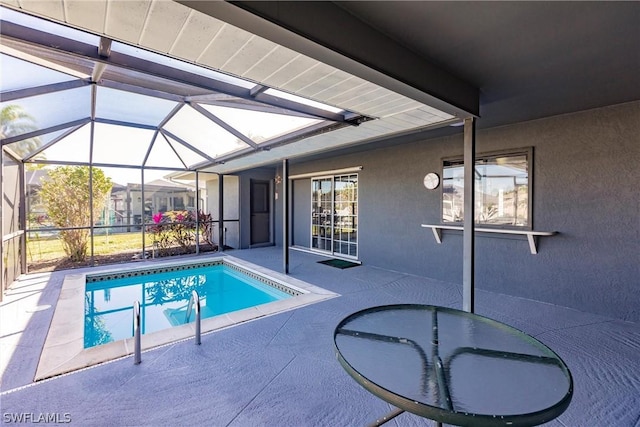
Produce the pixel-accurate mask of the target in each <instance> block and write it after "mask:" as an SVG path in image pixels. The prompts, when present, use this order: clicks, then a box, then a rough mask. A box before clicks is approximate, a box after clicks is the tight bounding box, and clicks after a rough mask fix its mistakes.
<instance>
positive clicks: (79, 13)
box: [64, 0, 107, 34]
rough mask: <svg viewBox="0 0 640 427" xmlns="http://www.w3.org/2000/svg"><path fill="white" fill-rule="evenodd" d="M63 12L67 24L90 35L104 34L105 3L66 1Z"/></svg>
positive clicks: (80, 0)
mask: <svg viewBox="0 0 640 427" xmlns="http://www.w3.org/2000/svg"><path fill="white" fill-rule="evenodd" d="M64 10H65V16H66V17H67V21H68V22H69V23H72V24H74V25H75V26H77V27H79V28H84V29H86V30H88V31H91V32H92V33H98V34H104V25H105V20H106V15H107V3H106V2H94V1H86V0H66V1H65V2H64Z"/></svg>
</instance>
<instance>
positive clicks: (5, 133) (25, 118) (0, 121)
mask: <svg viewBox="0 0 640 427" xmlns="http://www.w3.org/2000/svg"><path fill="white" fill-rule="evenodd" d="M37 129H38V127H37V126H36V120H35V118H33V116H31V115H30V114H29V113H27V112H26V111H24V109H23V108H22V107H21V106H19V105H16V104H11V105H7V106H6V107H3V108H2V110H0V139H5V138H9V137H12V136H18V135H23V134H26V133H29V132H33V131H34V130H37ZM41 146H42V142H41V141H40V138H38V137H34V138H27V139H23V140H22V141H18V142H17V143H16V144H15V145H13V146H12V148H13V151H14V152H15V153H16V154H18V155H19V156H20V158H21V159H23V158H25V157H26V156H28V155H29V154H30V153H33V152H34V151H36V150H37V149H38V148H40V147H41ZM39 156H40V158H42V154H40V155H39Z"/></svg>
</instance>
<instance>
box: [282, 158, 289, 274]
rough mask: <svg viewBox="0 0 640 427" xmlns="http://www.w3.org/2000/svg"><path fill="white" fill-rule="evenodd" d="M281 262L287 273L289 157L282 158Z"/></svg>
mask: <svg viewBox="0 0 640 427" xmlns="http://www.w3.org/2000/svg"><path fill="white" fill-rule="evenodd" d="M282 263H283V269H284V274H289V159H283V160H282Z"/></svg>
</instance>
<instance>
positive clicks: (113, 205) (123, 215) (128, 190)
mask: <svg viewBox="0 0 640 427" xmlns="http://www.w3.org/2000/svg"><path fill="white" fill-rule="evenodd" d="M47 178H48V174H47V169H36V170H29V171H27V172H26V192H27V198H26V202H27V212H28V221H29V227H30V228H40V227H43V226H45V227H46V226H50V224H49V223H48V221H47V211H46V207H45V206H44V204H43V203H42V201H41V200H40V197H39V194H38V193H39V189H40V187H41V185H42V182H43V181H44V180H46V179H47ZM144 200H145V202H144V204H143V203H142V186H141V185H140V184H134V183H128V184H126V185H122V184H117V183H113V187H112V189H111V195H110V196H109V204H108V205H107V206H106V207H105V210H104V212H103V214H102V216H101V218H100V219H98V220H97V221H96V223H97V225H112V226H114V227H113V228H110V229H109V232H112V233H113V232H115V233H118V232H129V231H139V230H140V229H141V224H142V218H143V212H144V218H145V222H147V223H149V222H151V220H152V216H153V214H154V213H158V212H167V211H173V210H192V211H195V209H196V208H195V189H194V188H193V187H191V186H188V185H185V184H181V183H177V182H173V181H168V180H165V179H156V180H153V181H150V182H148V183H146V184H145V186H144ZM143 209H144V210H143ZM116 226H117V227H116ZM96 230H99V229H96Z"/></svg>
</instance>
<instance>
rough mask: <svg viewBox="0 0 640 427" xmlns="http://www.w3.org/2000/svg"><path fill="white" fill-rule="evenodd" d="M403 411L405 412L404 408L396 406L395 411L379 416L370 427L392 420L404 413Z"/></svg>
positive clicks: (376, 426)
mask: <svg viewBox="0 0 640 427" xmlns="http://www.w3.org/2000/svg"><path fill="white" fill-rule="evenodd" d="M403 412H404V409H398V408H396V409H394V410H393V411H391V412H389V413H388V414H387V415H385V416H384V417H382V418H378V419H377V420H376V421H375V422H373V423H371V424H369V427H378V426H381V425H382V424H384V423H386V422H387V421H390V420H392V419H394V418H395V417H397V416H398V415H400V414H402V413H403Z"/></svg>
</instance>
